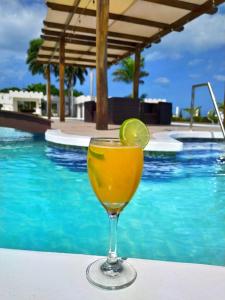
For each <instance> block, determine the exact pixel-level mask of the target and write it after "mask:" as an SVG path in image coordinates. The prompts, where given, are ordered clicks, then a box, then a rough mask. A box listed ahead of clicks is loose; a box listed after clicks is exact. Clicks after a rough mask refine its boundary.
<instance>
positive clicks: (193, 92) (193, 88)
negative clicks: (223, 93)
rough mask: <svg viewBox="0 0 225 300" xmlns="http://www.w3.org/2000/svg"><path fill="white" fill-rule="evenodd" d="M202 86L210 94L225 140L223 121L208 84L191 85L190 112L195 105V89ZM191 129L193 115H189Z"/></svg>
mask: <svg viewBox="0 0 225 300" xmlns="http://www.w3.org/2000/svg"><path fill="white" fill-rule="evenodd" d="M203 86H207V87H208V90H209V93H210V96H211V99H212V102H213V105H214V107H215V110H216V114H217V117H218V120H219V124H220V128H221V131H222V133H223V137H224V139H225V129H224V126H223V121H222V118H221V115H220V112H219V108H218V105H217V102H216V97H215V95H214V93H213V90H212V87H211V84H210V82H207V83H200V84H194V85H192V91H191V110H192V111H193V109H194V104H195V89H196V88H199V87H203ZM224 118H225V116H224ZM192 127H193V114H191V120H190V128H191V129H192Z"/></svg>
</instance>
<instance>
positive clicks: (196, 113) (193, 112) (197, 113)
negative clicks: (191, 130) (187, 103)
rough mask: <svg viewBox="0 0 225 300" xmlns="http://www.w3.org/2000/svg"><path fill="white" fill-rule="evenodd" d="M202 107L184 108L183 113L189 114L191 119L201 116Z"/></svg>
mask: <svg viewBox="0 0 225 300" xmlns="http://www.w3.org/2000/svg"><path fill="white" fill-rule="evenodd" d="M200 109H201V106H196V107H189V108H184V109H183V111H185V112H187V113H188V114H189V115H190V117H191V118H193V117H199V116H200Z"/></svg>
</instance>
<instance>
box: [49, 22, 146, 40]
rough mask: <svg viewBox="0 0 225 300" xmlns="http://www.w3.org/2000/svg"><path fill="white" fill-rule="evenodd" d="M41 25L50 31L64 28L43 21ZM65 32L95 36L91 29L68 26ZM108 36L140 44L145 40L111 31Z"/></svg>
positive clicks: (57, 24) (141, 37)
mask: <svg viewBox="0 0 225 300" xmlns="http://www.w3.org/2000/svg"><path fill="white" fill-rule="evenodd" d="M43 23H44V25H45V26H46V27H48V28H52V29H61V30H63V29H64V28H65V25H64V24H59V23H55V22H48V21H44V22H43ZM67 30H70V31H73V32H83V33H90V34H93V35H96V30H95V29H93V28H87V27H81V26H73V25H69V26H67ZM108 36H110V37H116V38H120V39H125V40H133V41H140V42H144V41H145V39H146V37H145V36H139V35H135V34H126V33H119V32H113V31H108Z"/></svg>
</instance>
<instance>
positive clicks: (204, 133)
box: [45, 119, 223, 152]
mask: <svg viewBox="0 0 225 300" xmlns="http://www.w3.org/2000/svg"><path fill="white" fill-rule="evenodd" d="M149 130H150V132H151V136H152V138H151V140H150V143H149V144H148V145H147V146H146V148H145V150H146V151H156V152H157V151H159V152H179V151H182V149H183V143H182V142H180V141H178V140H177V138H203V139H222V138H223V136H222V132H221V131H220V127H219V126H218V125H205V124H201V125H200V124H197V125H194V127H193V129H192V130H190V128H189V125H188V124H179V123H174V124H172V125H169V126H158V125H157V126H156V125H151V126H149ZM90 137H119V126H118V125H109V129H108V130H96V129H95V124H94V123H86V122H84V121H79V120H76V119H67V120H66V122H59V121H58V120H57V119H54V120H53V122H52V129H51V130H48V131H47V132H46V134H45V138H46V140H47V141H48V142H51V143H55V144H60V145H67V146H83V147H87V146H88V144H89V141H90Z"/></svg>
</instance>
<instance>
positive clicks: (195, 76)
mask: <svg viewBox="0 0 225 300" xmlns="http://www.w3.org/2000/svg"><path fill="white" fill-rule="evenodd" d="M188 76H189V77H190V78H191V79H196V78H199V77H200V76H201V75H200V74H189V75H188Z"/></svg>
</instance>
